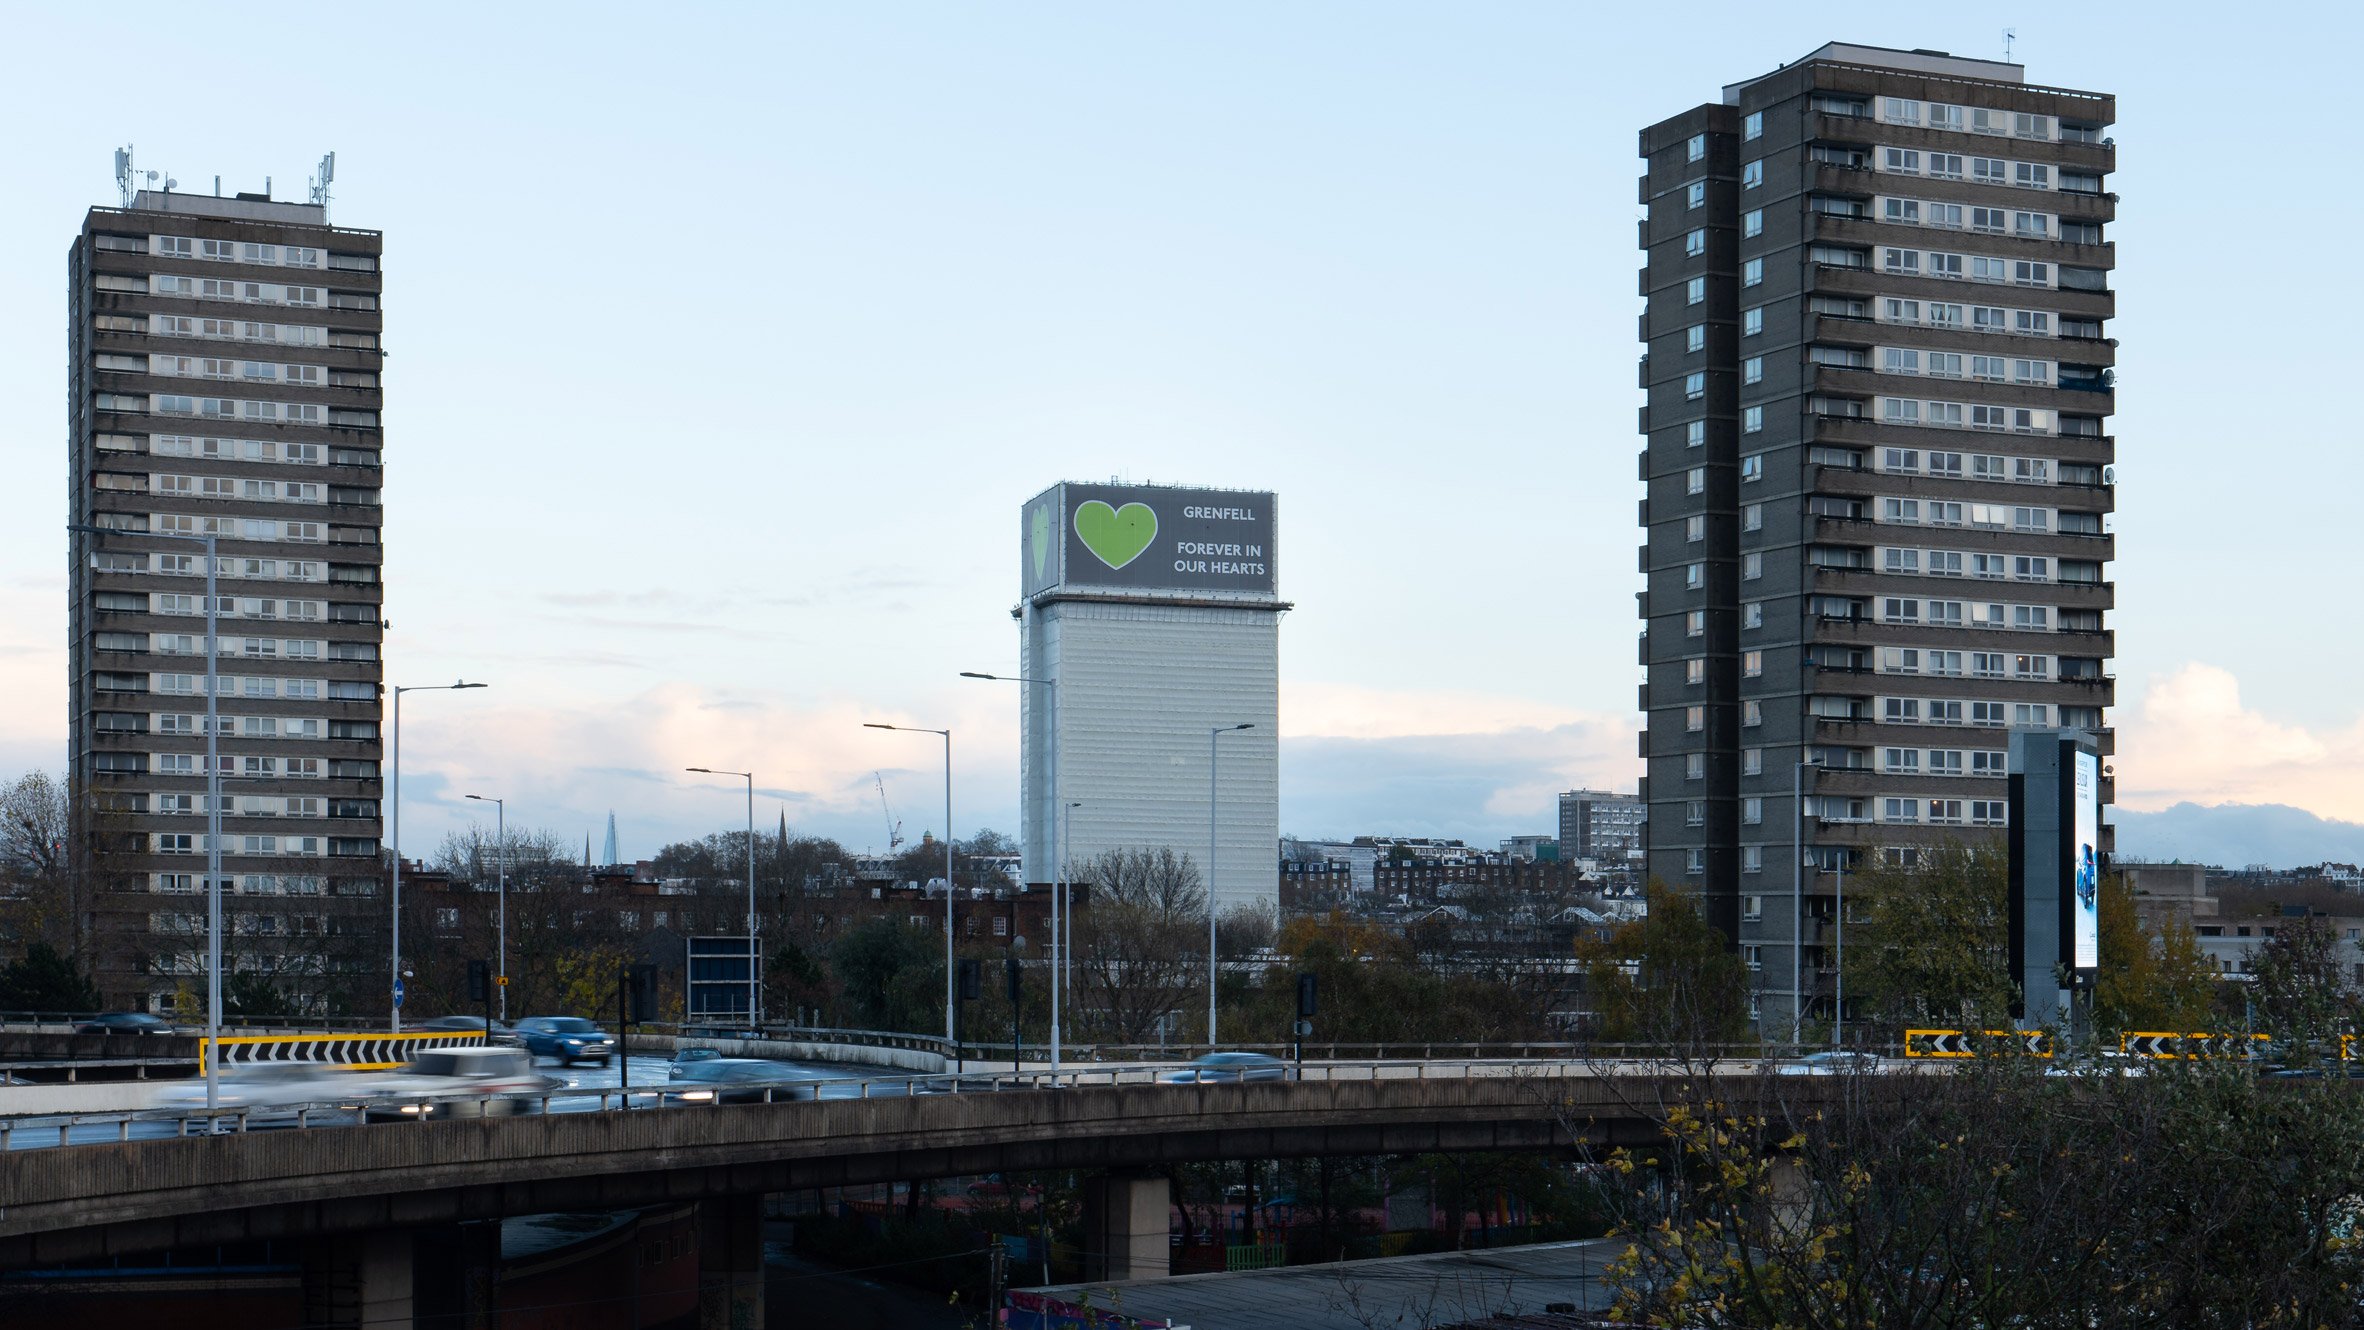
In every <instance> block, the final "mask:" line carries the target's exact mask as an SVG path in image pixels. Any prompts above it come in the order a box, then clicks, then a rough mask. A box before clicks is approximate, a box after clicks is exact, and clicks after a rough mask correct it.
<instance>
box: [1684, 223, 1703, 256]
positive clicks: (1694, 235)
mask: <svg viewBox="0 0 2364 1330" xmlns="http://www.w3.org/2000/svg"><path fill="white" fill-rule="evenodd" d="M1706 252H1707V230H1706V228H1704V227H1694V228H1693V229H1692V231H1691V233H1690V234H1689V235H1686V236H1684V237H1683V254H1684V256H1685V257H1688V258H1697V257H1698V256H1699V255H1701V254H1705V253H1706Z"/></svg>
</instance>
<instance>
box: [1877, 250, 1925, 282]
mask: <svg viewBox="0 0 2364 1330" xmlns="http://www.w3.org/2000/svg"><path fill="white" fill-rule="evenodd" d="M1880 267H1881V268H1882V269H1884V270H1886V271H1888V272H1892V273H1900V274H1903V275H1905V276H1908V277H1917V276H1919V275H1920V272H1921V251H1919V250H1917V249H1895V248H1884V249H1882V250H1881V251H1880Z"/></svg>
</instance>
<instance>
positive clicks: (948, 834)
mask: <svg viewBox="0 0 2364 1330" xmlns="http://www.w3.org/2000/svg"><path fill="white" fill-rule="evenodd" d="M862 728H863V729H866V730H897V731H900V732H902V733H904V734H937V735H942V736H943V738H944V1042H945V1043H946V1044H948V1045H950V1046H951V1048H952V1060H953V1066H954V1068H955V1069H957V1068H958V1067H959V1064H960V1042H959V1035H958V1032H957V1030H956V1029H955V1027H954V1025H953V1015H954V1013H953V1005H952V1004H953V996H952V985H953V978H954V976H953V973H952V972H953V971H954V970H955V969H956V968H958V967H956V966H955V965H954V964H953V963H952V731H951V730H949V729H943V730H931V729H929V728H928V727H927V726H925V725H888V724H885V723H883V722H880V721H875V720H866V721H863V722H862Z"/></svg>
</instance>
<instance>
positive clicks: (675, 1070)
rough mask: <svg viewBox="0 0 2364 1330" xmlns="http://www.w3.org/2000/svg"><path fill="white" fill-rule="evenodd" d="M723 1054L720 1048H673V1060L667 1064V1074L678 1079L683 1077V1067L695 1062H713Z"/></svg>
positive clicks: (673, 1078)
mask: <svg viewBox="0 0 2364 1330" xmlns="http://www.w3.org/2000/svg"><path fill="white" fill-rule="evenodd" d="M721 1056H722V1050H721V1049H719V1048H677V1049H674V1050H673V1061H672V1062H670V1063H668V1064H667V1065H666V1071H665V1074H666V1076H667V1077H668V1078H670V1079H672V1080H676V1081H678V1080H680V1079H681V1071H682V1068H684V1067H687V1066H688V1065H690V1064H691V1063H693V1062H712V1061H714V1060H715V1059H716V1058H718V1057H721Z"/></svg>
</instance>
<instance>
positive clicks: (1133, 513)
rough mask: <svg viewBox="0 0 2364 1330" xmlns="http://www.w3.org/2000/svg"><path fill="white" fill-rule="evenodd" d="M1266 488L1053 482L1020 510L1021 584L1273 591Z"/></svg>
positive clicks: (1030, 587) (1030, 591) (1034, 587)
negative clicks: (1227, 488) (1211, 487)
mask: <svg viewBox="0 0 2364 1330" xmlns="http://www.w3.org/2000/svg"><path fill="white" fill-rule="evenodd" d="M1273 507H1274V505H1273V496H1272V495H1271V494H1270V493H1269V492H1266V491H1262V490H1220V489H1194V488H1185V487H1182V486H1174V485H1082V484H1061V485H1054V486H1052V487H1051V488H1049V489H1047V490H1044V491H1043V492H1042V493H1041V494H1038V495H1036V496H1035V497H1034V498H1033V499H1032V500H1031V501H1030V502H1028V503H1027V505H1026V506H1025V508H1024V509H1023V510H1022V512H1023V515H1022V517H1021V519H1020V523H1021V527H1022V530H1021V532H1020V549H1021V554H1020V563H1021V573H1022V584H1023V585H1024V587H1025V588H1026V594H1027V595H1029V596H1033V595H1036V594H1039V593H1041V592H1044V591H1049V590H1053V589H1069V590H1084V589H1097V590H1111V591H1183V592H1228V593H1231V594H1234V595H1250V596H1271V595H1275V594H1277V592H1278V588H1279V581H1278V579H1277V577H1276V576H1275V574H1274V561H1273V532H1274V516H1273Z"/></svg>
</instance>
